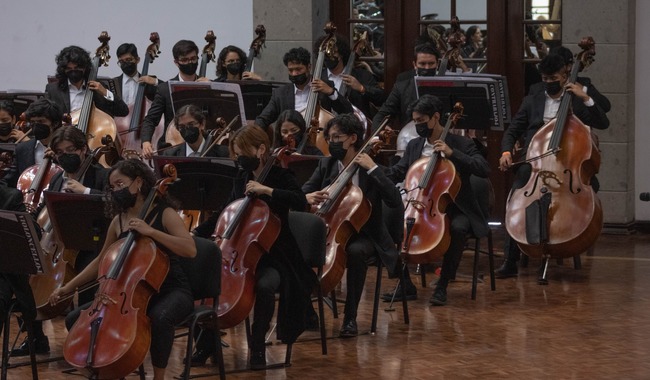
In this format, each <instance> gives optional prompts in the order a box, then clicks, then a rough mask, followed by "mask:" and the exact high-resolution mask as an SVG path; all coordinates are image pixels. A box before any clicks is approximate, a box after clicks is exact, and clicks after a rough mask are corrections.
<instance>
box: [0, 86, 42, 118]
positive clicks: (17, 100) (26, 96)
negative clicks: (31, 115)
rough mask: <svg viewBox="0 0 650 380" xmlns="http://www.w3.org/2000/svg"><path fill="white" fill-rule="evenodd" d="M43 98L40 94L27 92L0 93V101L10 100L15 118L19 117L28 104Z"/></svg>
mask: <svg viewBox="0 0 650 380" xmlns="http://www.w3.org/2000/svg"><path fill="white" fill-rule="evenodd" d="M43 96H44V94H43V93H42V92H35V91H29V90H7V91H0V100H10V101H11V102H12V103H13V104H14V112H15V114H16V115H17V116H20V115H21V114H22V113H23V112H25V111H26V110H27V107H29V105H30V104H32V103H34V102H35V101H36V100H38V99H39V98H41V97H43ZM16 118H17V117H16Z"/></svg>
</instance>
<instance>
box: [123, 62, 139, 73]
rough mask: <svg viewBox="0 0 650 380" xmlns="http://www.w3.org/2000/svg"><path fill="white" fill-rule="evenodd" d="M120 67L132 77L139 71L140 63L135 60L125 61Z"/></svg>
mask: <svg viewBox="0 0 650 380" xmlns="http://www.w3.org/2000/svg"><path fill="white" fill-rule="evenodd" d="M120 68H121V69H122V72H123V73H124V74H125V75H126V76H129V77H132V76H133V75H135V73H136V72H137V71H138V64H137V63H135V62H127V63H123V64H122V66H120Z"/></svg>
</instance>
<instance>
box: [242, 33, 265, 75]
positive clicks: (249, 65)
mask: <svg viewBox="0 0 650 380" xmlns="http://www.w3.org/2000/svg"><path fill="white" fill-rule="evenodd" d="M255 34H256V35H257V37H255V39H254V40H253V42H251V47H250V49H248V56H247V57H246V69H245V70H244V71H251V70H252V69H253V60H254V59H255V57H257V56H258V55H259V54H260V51H261V50H262V46H266V45H264V44H265V43H266V28H265V27H264V25H262V24H260V25H258V26H257V28H255Z"/></svg>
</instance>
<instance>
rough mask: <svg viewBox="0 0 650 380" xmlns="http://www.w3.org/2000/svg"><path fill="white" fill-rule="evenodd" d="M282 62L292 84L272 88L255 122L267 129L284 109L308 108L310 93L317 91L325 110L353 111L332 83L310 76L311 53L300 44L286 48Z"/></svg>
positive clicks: (302, 109)
mask: <svg viewBox="0 0 650 380" xmlns="http://www.w3.org/2000/svg"><path fill="white" fill-rule="evenodd" d="M283 62H284V65H285V66H286V67H287V71H288V72H289V80H290V81H291V83H289V84H286V85H284V86H281V87H278V88H276V89H275V90H273V95H272V96H271V100H270V101H269V104H267V105H266V107H264V109H263V110H262V113H260V115H259V116H258V117H257V118H256V119H255V124H257V125H259V126H260V127H262V129H267V128H268V127H269V126H270V125H271V123H273V122H274V121H275V120H276V119H277V118H278V116H279V115H280V112H282V111H284V110H289V109H295V110H296V111H298V112H303V111H304V110H305V109H306V108H307V99H308V97H309V93H310V92H318V93H319V94H318V100H319V102H320V106H321V107H322V108H323V109H325V110H328V111H336V112H337V113H339V114H342V113H348V112H352V106H351V105H350V102H349V101H348V100H347V99H345V98H344V97H342V96H339V94H338V92H337V91H336V88H334V84H333V83H332V82H329V81H323V80H321V79H320V78H311V56H310V54H309V51H307V49H305V48H302V47H299V48H293V49H291V50H289V51H288V52H287V53H286V54H285V55H284V58H283Z"/></svg>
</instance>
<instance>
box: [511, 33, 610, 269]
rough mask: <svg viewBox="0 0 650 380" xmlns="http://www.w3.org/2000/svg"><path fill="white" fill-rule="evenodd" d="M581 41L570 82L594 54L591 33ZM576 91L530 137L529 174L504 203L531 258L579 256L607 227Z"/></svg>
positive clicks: (594, 155)
mask: <svg viewBox="0 0 650 380" xmlns="http://www.w3.org/2000/svg"><path fill="white" fill-rule="evenodd" d="M579 46H580V47H581V48H582V49H583V51H581V52H580V53H579V54H578V59H577V62H576V63H574V65H573V67H572V69H571V75H570V76H569V79H568V81H569V82H571V83H574V82H575V81H576V78H577V76H578V71H579V70H580V69H581V68H582V67H587V66H589V65H590V64H591V62H592V61H593V55H594V54H595V50H594V46H595V42H594V40H593V39H592V38H591V37H586V38H583V39H582V41H581V42H580V43H579ZM572 96H573V95H572V94H571V93H569V92H568V91H565V92H564V94H563V95H562V98H561V100H560V107H559V110H558V114H557V117H556V118H555V119H552V120H550V121H549V122H548V123H546V124H545V125H544V126H542V127H541V128H540V129H539V130H538V131H537V132H536V133H535V135H534V136H533V138H532V139H531V142H530V146H529V148H528V152H527V154H526V161H527V162H530V165H531V169H532V170H531V176H530V177H529V179H528V182H527V183H526V185H525V186H524V187H522V188H520V189H515V190H513V191H512V192H511V194H510V197H509V199H508V203H507V205H506V218H505V223H506V229H507V230H508V233H509V234H510V235H511V236H512V238H513V239H514V240H515V241H516V242H517V245H519V247H520V248H521V250H522V251H523V252H524V253H525V254H527V255H528V256H531V257H540V256H543V257H557V258H563V257H571V256H575V255H576V254H578V253H580V252H584V251H585V250H587V249H589V248H590V247H591V246H592V245H593V244H594V243H595V241H596V239H597V238H598V236H599V235H600V232H601V230H602V227H603V211H602V206H601V204H600V200H599V199H598V197H597V196H596V194H595V192H594V191H593V189H592V187H591V185H590V181H591V178H592V176H593V175H594V174H595V173H597V172H598V169H599V167H600V152H599V150H598V148H597V147H596V146H595V144H594V141H593V139H592V136H591V131H590V128H589V127H588V126H586V125H584V124H583V123H582V122H581V121H580V119H578V118H577V117H576V116H575V115H573V114H572V113H571V107H570V106H571V100H572ZM541 280H544V278H543V277H542V279H541ZM544 281H545V280H544Z"/></svg>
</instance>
